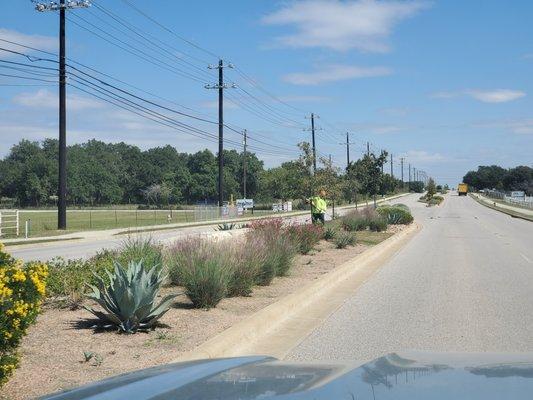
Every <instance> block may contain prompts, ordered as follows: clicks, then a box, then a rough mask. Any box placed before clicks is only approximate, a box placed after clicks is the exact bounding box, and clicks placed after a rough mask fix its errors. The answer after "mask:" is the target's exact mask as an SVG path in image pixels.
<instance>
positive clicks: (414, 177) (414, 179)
mask: <svg viewBox="0 0 533 400" xmlns="http://www.w3.org/2000/svg"><path fill="white" fill-rule="evenodd" d="M417 180H418V179H417V176H416V168H415V167H413V181H415V182H416V181H417Z"/></svg>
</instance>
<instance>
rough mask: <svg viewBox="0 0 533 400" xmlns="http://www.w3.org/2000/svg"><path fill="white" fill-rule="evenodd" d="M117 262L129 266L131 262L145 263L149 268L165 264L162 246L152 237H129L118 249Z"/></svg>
mask: <svg viewBox="0 0 533 400" xmlns="http://www.w3.org/2000/svg"><path fill="white" fill-rule="evenodd" d="M116 259H117V261H118V262H119V263H120V264H122V265H128V264H129V263H130V262H131V261H134V262H139V261H143V265H145V266H146V267H147V268H152V267H153V266H161V265H162V263H163V256H162V249H161V245H159V244H157V243H155V242H154V240H153V238H152V237H150V236H129V237H128V238H126V239H125V240H124V241H123V242H122V243H121V245H120V247H119V248H118V254H117V257H116Z"/></svg>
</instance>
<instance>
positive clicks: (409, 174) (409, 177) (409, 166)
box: [409, 163, 411, 190]
mask: <svg viewBox="0 0 533 400" xmlns="http://www.w3.org/2000/svg"><path fill="white" fill-rule="evenodd" d="M409 190H411V163H409Z"/></svg>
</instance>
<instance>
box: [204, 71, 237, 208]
mask: <svg viewBox="0 0 533 400" xmlns="http://www.w3.org/2000/svg"><path fill="white" fill-rule="evenodd" d="M207 68H209V69H218V84H215V85H205V86H204V87H205V88H206V89H218V206H219V207H222V204H223V203H224V89H228V87H231V88H235V87H236V86H235V84H232V85H231V86H228V85H227V84H226V83H224V68H233V65H232V64H231V63H230V64H227V65H224V62H223V61H222V60H219V61H218V65H209V66H208V67H207Z"/></svg>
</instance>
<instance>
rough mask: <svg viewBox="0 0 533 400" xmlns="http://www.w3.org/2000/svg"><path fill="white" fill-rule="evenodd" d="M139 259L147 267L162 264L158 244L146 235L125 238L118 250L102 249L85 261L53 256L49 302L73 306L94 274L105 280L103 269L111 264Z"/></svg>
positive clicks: (107, 269)
mask: <svg viewBox="0 0 533 400" xmlns="http://www.w3.org/2000/svg"><path fill="white" fill-rule="evenodd" d="M132 261H133V262H139V261H142V262H143V265H144V266H145V267H147V268H152V267H153V266H161V265H162V253H161V246H160V245H157V244H155V243H154V242H153V240H152V239H151V238H150V237H142V236H137V237H129V238H127V239H126V240H124V241H123V242H122V243H121V245H120V247H119V248H118V249H113V250H109V249H105V250H102V251H100V252H98V253H97V254H96V255H95V256H93V257H91V258H90V259H88V260H82V259H74V260H70V259H69V260H65V259H64V258H62V257H55V258H53V259H52V260H50V261H49V262H48V269H49V276H48V294H49V298H48V299H47V301H49V302H50V303H51V304H53V305H55V306H60V307H62V306H67V307H70V308H77V307H78V306H79V305H80V304H81V303H82V302H83V300H84V298H85V296H84V295H85V292H86V289H87V286H86V285H87V284H90V285H95V284H96V283H97V280H96V278H95V275H96V276H99V277H101V278H102V279H104V281H105V283H106V284H108V283H109V278H108V275H107V273H106V271H109V272H111V271H113V270H114V263H115V262H118V263H119V264H121V265H128V264H129V263H130V262H132Z"/></svg>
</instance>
